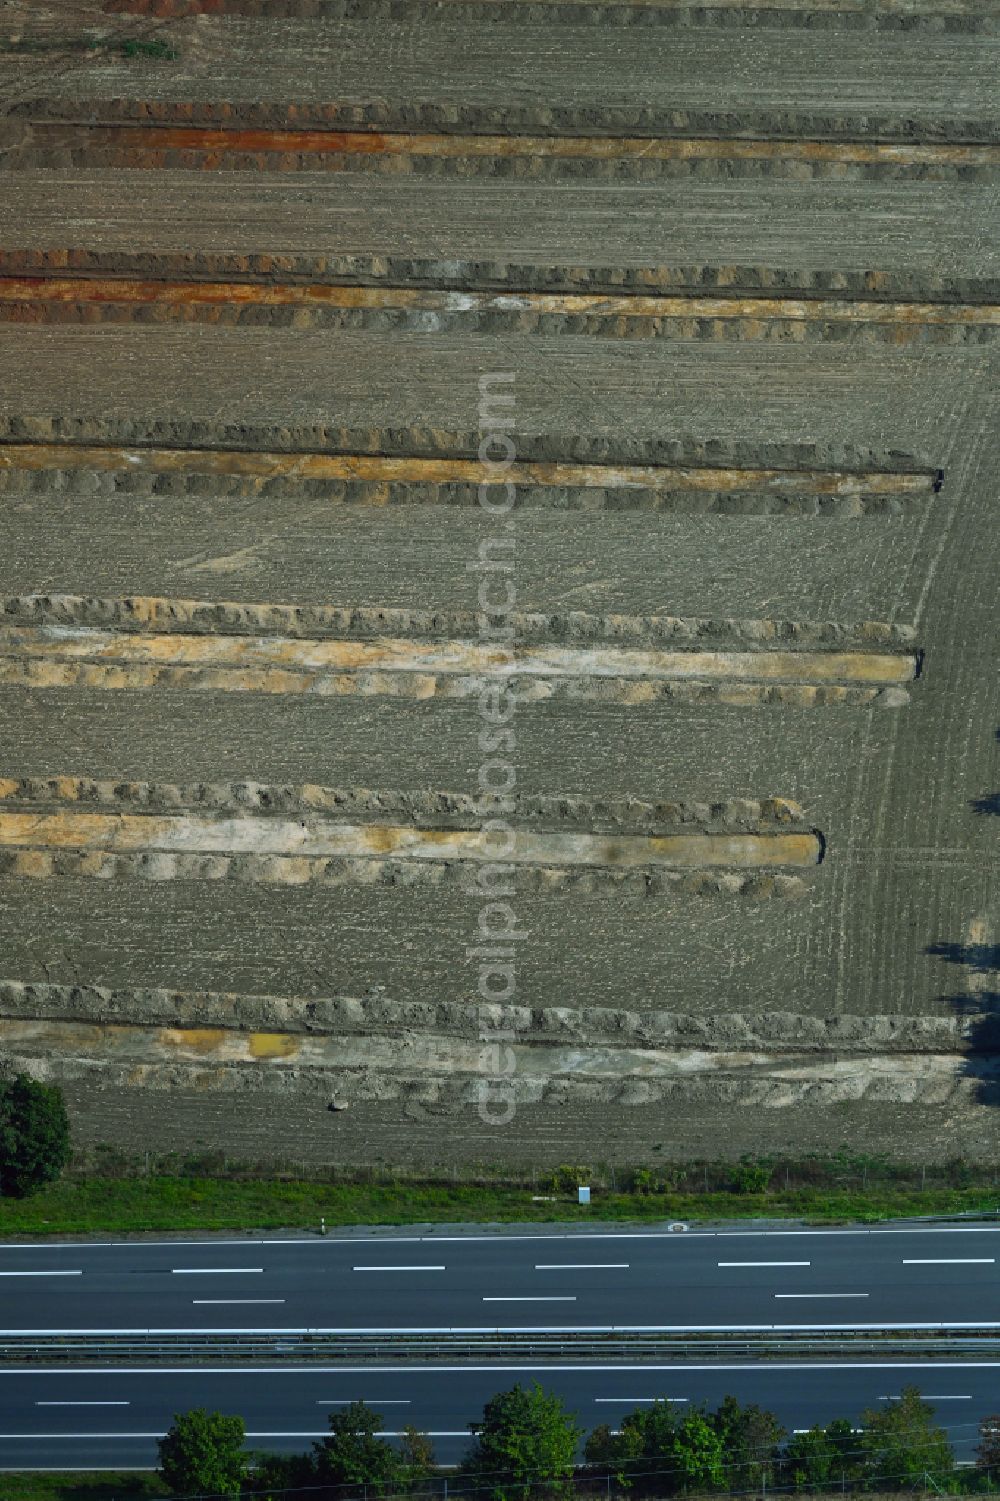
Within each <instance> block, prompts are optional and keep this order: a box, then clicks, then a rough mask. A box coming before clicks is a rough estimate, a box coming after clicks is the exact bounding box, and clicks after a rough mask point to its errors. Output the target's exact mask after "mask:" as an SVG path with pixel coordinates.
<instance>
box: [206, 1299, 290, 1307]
mask: <svg viewBox="0 0 1000 1501" xmlns="http://www.w3.org/2000/svg"><path fill="white" fill-rule="evenodd" d="M284 1301H285V1300H284V1298H192V1299H191V1303H192V1306H193V1307H195V1308H218V1307H221V1306H222V1305H223V1304H225V1305H226V1306H227V1307H231V1306H233V1305H236V1306H238V1307H240V1308H244V1307H246V1305H247V1304H248V1303H284Z"/></svg>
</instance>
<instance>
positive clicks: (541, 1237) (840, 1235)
mask: <svg viewBox="0 0 1000 1501" xmlns="http://www.w3.org/2000/svg"><path fill="white" fill-rule="evenodd" d="M998 1234H1000V1224H998V1225H907V1226H903V1225H899V1226H891V1227H883V1226H878V1225H875V1226H869V1227H867V1228H862V1227H858V1228H855V1229H850V1230H688V1231H686V1232H680V1231H672V1230H628V1231H608V1230H583V1231H558V1232H543V1233H541V1234H537V1235H434V1234H431V1235H398V1236H397V1235H390V1234H386V1235H368V1236H360V1235H359V1236H354V1237H348V1236H326V1237H323V1238H321V1237H320V1236H318V1235H317V1236H310V1237H308V1238H307V1237H305V1236H296V1237H294V1239H275V1240H254V1239H251V1238H250V1237H245V1238H244V1239H243V1240H212V1239H210V1238H209V1239H202V1240H97V1241H91V1240H70V1241H59V1242H58V1243H57V1244H55V1245H49V1244H47V1243H46V1242H44V1241H36V1240H21V1241H8V1242H6V1243H0V1251H58V1250H64V1249H67V1248H72V1249H75V1250H86V1251H107V1250H120V1249H122V1248H127V1249H128V1250H132V1251H134V1250H142V1249H143V1248H144V1247H145V1248H151V1247H163V1246H166V1247H170V1248H174V1249H176V1248H178V1247H181V1246H198V1247H200V1248H201V1249H202V1250H205V1249H206V1248H208V1249H211V1248H212V1247H214V1246H364V1245H434V1244H435V1243H437V1244H446V1245H451V1244H464V1243H467V1244H476V1243H478V1242H482V1241H495V1242H497V1243H501V1244H502V1243H503V1242H505V1241H531V1240H534V1241H545V1240H675V1241H680V1242H683V1241H691V1240H766V1239H772V1240H774V1239H777V1240H780V1239H782V1238H785V1239H790V1238H795V1237H802V1236H813V1237H815V1236H826V1237H827V1238H828V1239H830V1240H844V1239H846V1238H847V1237H848V1236H858V1235H866V1236H869V1237H875V1238H878V1237H879V1236H886V1235H998Z"/></svg>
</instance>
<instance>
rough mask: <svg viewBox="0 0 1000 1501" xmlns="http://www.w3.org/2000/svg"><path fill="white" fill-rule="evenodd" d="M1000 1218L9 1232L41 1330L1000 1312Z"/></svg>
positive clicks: (994, 1318) (561, 1323) (2, 1290)
mask: <svg viewBox="0 0 1000 1501" xmlns="http://www.w3.org/2000/svg"><path fill="white" fill-rule="evenodd" d="M998 1257H1000V1227H996V1228H993V1227H990V1228H981V1227H978V1226H977V1227H972V1226H963V1227H961V1228H954V1227H949V1228H923V1227H920V1228H913V1229H898V1228H893V1229H874V1230H858V1229H851V1230H794V1231H759V1232H755V1231H725V1232H718V1233H707V1232H698V1233H691V1232H688V1233H683V1232H670V1231H666V1230H662V1231H655V1230H640V1231H635V1232H624V1231H615V1230H607V1231H601V1232H596V1231H595V1232H593V1233H590V1232H588V1233H580V1232H579V1231H576V1230H572V1229H570V1230H566V1231H542V1232H538V1233H527V1232H525V1233H511V1232H506V1231H497V1232H495V1233H487V1232H479V1233H456V1232H455V1231H454V1230H452V1229H451V1227H447V1226H444V1227H441V1229H440V1230H434V1231H428V1232H425V1233H414V1234H390V1233H382V1234H377V1235H373V1234H358V1235H344V1234H341V1235H338V1236H334V1235H331V1236H328V1237H326V1238H321V1237H319V1236H316V1235H314V1236H311V1237H308V1238H298V1239H288V1238H275V1239H266V1240H260V1239H251V1238H249V1237H246V1238H244V1239H241V1240H236V1239H229V1240H202V1241H187V1242H185V1241H181V1240H172V1241H161V1242H150V1241H135V1242H122V1243H65V1242H64V1243H60V1244H51V1243H49V1244H45V1245H27V1244H20V1245H16V1244H7V1245H4V1246H2V1247H0V1336H2V1334H3V1333H12V1332H27V1331H31V1332H35V1333H52V1332H56V1333H66V1332H70V1331H76V1332H82V1331H87V1332H95V1333H115V1332H125V1331H132V1332H146V1331H155V1332H159V1333H166V1332H180V1333H188V1332H195V1331H197V1332H204V1331H215V1330H218V1331H236V1330H243V1331H267V1330H298V1331H305V1330H313V1331H333V1332H339V1331H345V1332H346V1331H369V1332H378V1333H395V1332H400V1331H405V1330H410V1331H414V1330H420V1331H427V1332H444V1331H448V1330H458V1331H474V1330H494V1329H505V1330H515V1329H547V1330H574V1329H576V1330H590V1331H603V1330H614V1329H619V1330H635V1331H640V1330H666V1331H682V1330H705V1331H712V1330H770V1329H779V1330H781V1329H789V1330H792V1329H804V1330H809V1329H869V1328H870V1329H891V1328H894V1327H908V1328H924V1329H928V1328H935V1327H941V1326H945V1327H949V1328H955V1329H958V1328H963V1327H976V1328H1000V1282H998Z"/></svg>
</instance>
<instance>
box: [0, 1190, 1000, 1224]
mask: <svg viewBox="0 0 1000 1501" xmlns="http://www.w3.org/2000/svg"><path fill="white" fill-rule="evenodd" d="M998 1207H1000V1194H998V1191H997V1190H996V1189H986V1188H982V1187H978V1188H928V1189H926V1190H920V1189H902V1188H892V1187H889V1186H879V1185H875V1186H872V1187H870V1188H868V1189H867V1190H862V1189H858V1190H852V1189H835V1188H831V1187H816V1188H791V1189H788V1190H786V1191H781V1190H769V1191H767V1192H764V1193H740V1192H711V1191H710V1192H704V1193H634V1192H633V1193H612V1192H601V1191H595V1193H594V1197H593V1201H592V1202H591V1204H590V1205H589V1206H580V1205H578V1204H576V1203H575V1202H573V1200H571V1199H570V1198H569V1197H567V1196H566V1195H564V1194H563V1195H556V1196H553V1197H548V1196H546V1197H545V1198H544V1199H543V1200H541V1201H536V1200H535V1199H534V1198H533V1195H532V1191H531V1189H530V1188H509V1187H498V1186H489V1185H485V1186H482V1187H472V1186H460V1185H459V1186H447V1185H427V1184H419V1183H415V1184H414V1183H406V1184H391V1185H379V1184H377V1183H375V1184H365V1183H321V1182H316V1181H308V1180H302V1181H297V1180H286V1179H268V1178H257V1179H253V1180H243V1179H225V1178H198V1177H180V1176H178V1177H166V1176H152V1177H148V1178H104V1177H88V1178H66V1179H64V1180H63V1181H62V1182H60V1183H57V1184H55V1185H53V1186H52V1187H50V1188H48V1189H45V1190H43V1191H42V1192H41V1193H38V1194H36V1195H34V1196H33V1197H31V1198H27V1199H7V1200H5V1201H2V1202H0V1236H33V1237H34V1236H44V1235H66V1234H87V1233H93V1234H111V1233H115V1234H122V1233H126V1232H138V1231H153V1230H158V1231H172V1230H177V1231H181V1230H196V1231H202V1232H208V1231H213V1230H247V1231H251V1230H283V1229H299V1230H306V1231H308V1230H316V1229H317V1228H318V1226H319V1221H320V1217H321V1216H322V1217H323V1218H325V1220H326V1223H327V1226H328V1227H332V1226H336V1225H411V1224H418V1223H421V1222H425V1221H426V1222H439V1223H442V1224H446V1223H455V1222H460V1221H467V1222H474V1223H483V1222H488V1221H499V1222H503V1221H537V1222H545V1221H552V1220H560V1221H562V1220H565V1221H568V1222H593V1221H614V1220H640V1221H642V1220H646V1221H649V1220H685V1221H688V1222H691V1221H696V1220H702V1221H706V1220H707V1221H718V1220H734V1219H796V1220H806V1221H809V1222H812V1223H816V1224H837V1223H845V1222H850V1221H853V1222H861V1223H865V1224H871V1223H874V1222H876V1221H878V1220H882V1219H893V1218H908V1217H911V1216H916V1215H929V1214H948V1215H950V1214H960V1213H965V1214H980V1213H990V1212H996V1210H997V1209H998Z"/></svg>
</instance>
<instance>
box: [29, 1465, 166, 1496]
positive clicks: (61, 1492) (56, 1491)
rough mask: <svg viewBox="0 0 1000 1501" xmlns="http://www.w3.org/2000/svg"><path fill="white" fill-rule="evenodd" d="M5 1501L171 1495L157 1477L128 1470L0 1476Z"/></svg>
mask: <svg viewBox="0 0 1000 1501" xmlns="http://www.w3.org/2000/svg"><path fill="white" fill-rule="evenodd" d="M0 1486H2V1494H3V1498H4V1501H150V1498H153V1497H156V1498H159V1497H161V1496H169V1495H170V1492H169V1491H168V1490H167V1488H166V1486H165V1485H164V1484H163V1482H162V1481H161V1480H160V1479H159V1478H158V1477H157V1476H156V1475H145V1474H138V1473H136V1472H135V1471H129V1470H122V1471H117V1470H108V1471H106V1472H103V1473H96V1472H95V1473H93V1474H82V1473H77V1474H73V1473H70V1472H67V1473H65V1474H61V1475H37V1474H32V1473H30V1472H25V1473H23V1474H7V1475H3V1476H0Z"/></svg>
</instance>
